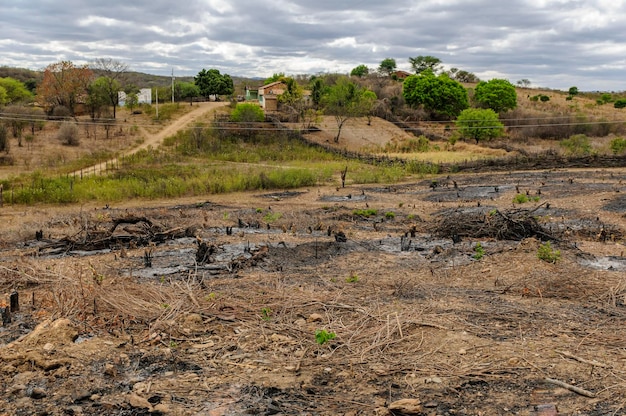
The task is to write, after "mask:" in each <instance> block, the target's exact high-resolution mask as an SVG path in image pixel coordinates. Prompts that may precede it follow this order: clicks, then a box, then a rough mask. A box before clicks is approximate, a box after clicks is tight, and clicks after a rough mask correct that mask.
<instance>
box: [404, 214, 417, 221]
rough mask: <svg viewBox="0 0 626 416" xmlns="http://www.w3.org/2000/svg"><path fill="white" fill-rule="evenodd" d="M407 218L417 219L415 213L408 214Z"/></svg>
mask: <svg viewBox="0 0 626 416" xmlns="http://www.w3.org/2000/svg"><path fill="white" fill-rule="evenodd" d="M406 219H407V220H413V219H415V214H409V215H407V216H406Z"/></svg>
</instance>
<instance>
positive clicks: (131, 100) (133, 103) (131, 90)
mask: <svg viewBox="0 0 626 416" xmlns="http://www.w3.org/2000/svg"><path fill="white" fill-rule="evenodd" d="M140 91H141V90H140V89H139V87H138V86H136V85H135V84H128V85H126V87H124V92H125V93H126V107H127V108H128V109H129V110H130V111H133V108H135V107H137V106H138V105H139V92H140Z"/></svg>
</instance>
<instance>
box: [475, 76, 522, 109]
mask: <svg viewBox="0 0 626 416" xmlns="http://www.w3.org/2000/svg"><path fill="white" fill-rule="evenodd" d="M474 99H475V100H476V101H477V102H478V103H480V104H481V105H482V106H483V107H486V108H491V109H492V110H493V111H495V112H496V113H501V112H503V111H508V110H512V109H514V108H515V107H517V92H516V90H515V87H514V86H513V84H511V83H510V82H509V81H507V80H505V79H497V78H494V79H492V80H489V81H486V82H485V81H481V82H479V83H478V85H476V88H475V89H474Z"/></svg>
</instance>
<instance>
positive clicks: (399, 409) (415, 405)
mask: <svg viewBox="0 0 626 416" xmlns="http://www.w3.org/2000/svg"><path fill="white" fill-rule="evenodd" d="M389 410H390V411H391V412H392V413H393V414H394V415H419V414H420V413H422V402H421V401H420V399H401V400H398V401H395V402H393V403H391V404H390V405H389Z"/></svg>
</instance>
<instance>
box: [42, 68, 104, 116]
mask: <svg viewBox="0 0 626 416" xmlns="http://www.w3.org/2000/svg"><path fill="white" fill-rule="evenodd" d="M92 76H93V73H92V71H91V70H90V69H89V68H88V67H87V66H86V65H83V66H76V65H74V64H73V63H72V62H70V61H61V62H57V63H54V64H50V65H48V66H47V67H46V69H45V71H44V74H43V80H42V81H41V84H39V86H38V87H37V97H38V100H39V102H40V103H41V104H42V105H44V106H45V108H46V109H47V110H48V112H50V113H52V112H54V108H55V107H65V108H67V109H68V110H69V112H70V114H71V115H74V113H75V111H76V104H78V100H79V99H80V97H82V96H84V95H86V93H87V87H88V86H89V83H90V81H91V79H92Z"/></svg>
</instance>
